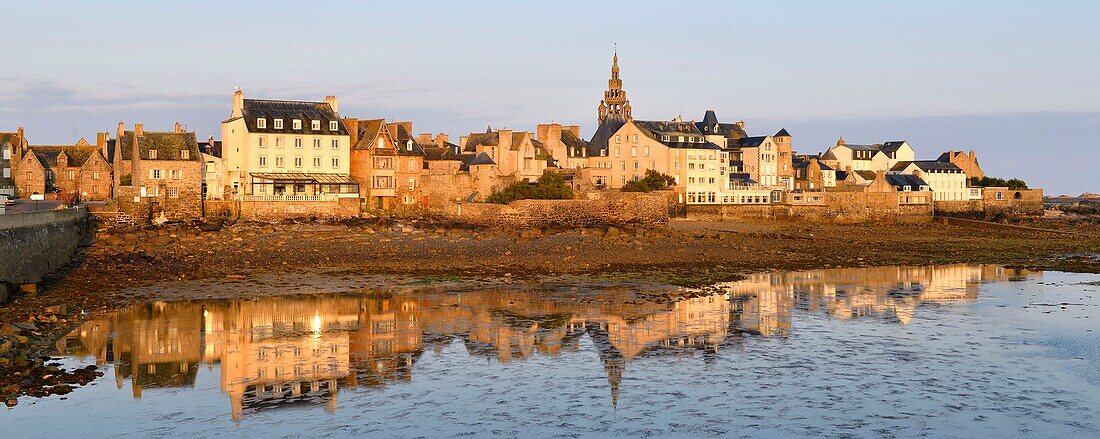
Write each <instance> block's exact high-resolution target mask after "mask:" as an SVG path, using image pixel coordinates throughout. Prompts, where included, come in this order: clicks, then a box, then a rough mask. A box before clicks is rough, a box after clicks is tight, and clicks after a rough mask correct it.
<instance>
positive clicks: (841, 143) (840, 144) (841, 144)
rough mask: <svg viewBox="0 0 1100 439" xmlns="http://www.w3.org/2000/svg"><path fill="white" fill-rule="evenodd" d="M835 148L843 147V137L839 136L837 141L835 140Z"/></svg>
mask: <svg viewBox="0 0 1100 439" xmlns="http://www.w3.org/2000/svg"><path fill="white" fill-rule="evenodd" d="M836 146H844V137H843V136H841V137H840V138H839V139H837V140H836Z"/></svg>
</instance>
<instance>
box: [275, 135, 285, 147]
mask: <svg viewBox="0 0 1100 439" xmlns="http://www.w3.org/2000/svg"><path fill="white" fill-rule="evenodd" d="M275 147H276V148H282V147H283V138H282V137H276V138H275Z"/></svg>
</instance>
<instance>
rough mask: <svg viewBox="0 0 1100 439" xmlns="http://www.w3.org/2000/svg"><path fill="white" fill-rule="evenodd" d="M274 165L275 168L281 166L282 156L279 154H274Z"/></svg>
mask: <svg viewBox="0 0 1100 439" xmlns="http://www.w3.org/2000/svg"><path fill="white" fill-rule="evenodd" d="M275 167H276V168H281V167H283V156H281V155H280V156H275Z"/></svg>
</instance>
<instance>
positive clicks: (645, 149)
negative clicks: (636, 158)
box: [642, 146, 649, 157]
mask: <svg viewBox="0 0 1100 439" xmlns="http://www.w3.org/2000/svg"><path fill="white" fill-rule="evenodd" d="M642 154H645V156H646V157H649V147H648V146H646V147H643V148H642Z"/></svg>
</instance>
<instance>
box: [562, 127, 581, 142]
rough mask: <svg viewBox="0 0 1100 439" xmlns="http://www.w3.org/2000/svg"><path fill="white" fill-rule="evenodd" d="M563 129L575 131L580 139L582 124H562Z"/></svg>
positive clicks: (575, 134) (574, 133)
mask: <svg viewBox="0 0 1100 439" xmlns="http://www.w3.org/2000/svg"><path fill="white" fill-rule="evenodd" d="M561 129H562V131H568V132H571V133H573V135H574V136H576V137H577V138H578V139H579V138H581V126H580V125H562V126H561Z"/></svg>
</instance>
